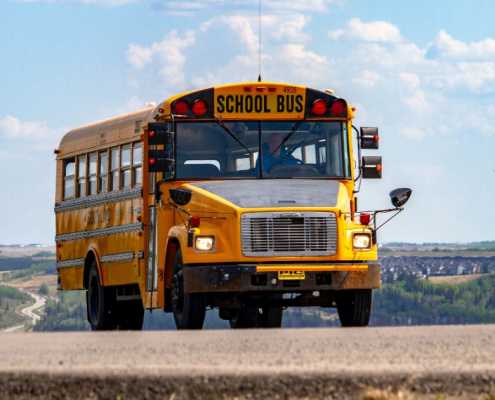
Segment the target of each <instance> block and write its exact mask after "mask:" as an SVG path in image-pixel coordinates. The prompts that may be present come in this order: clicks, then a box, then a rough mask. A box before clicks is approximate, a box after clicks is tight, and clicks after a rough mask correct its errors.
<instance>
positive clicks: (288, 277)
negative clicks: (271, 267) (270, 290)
mask: <svg viewBox="0 0 495 400" xmlns="http://www.w3.org/2000/svg"><path fill="white" fill-rule="evenodd" d="M305 278H306V274H305V273H304V271H278V279H279V280H281V281H302V280H304V279H305Z"/></svg>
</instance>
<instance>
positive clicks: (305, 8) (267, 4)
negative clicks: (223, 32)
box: [153, 0, 339, 16]
mask: <svg viewBox="0 0 495 400" xmlns="http://www.w3.org/2000/svg"><path fill="white" fill-rule="evenodd" d="M336 3H339V0H292V1H290V2H288V1H286V0H264V1H263V3H262V10H263V11H264V12H268V13H283V14H287V13H294V12H296V13H299V12H304V13H321V12H327V11H328V10H329V8H330V6H331V5H332V4H336ZM153 4H154V7H155V8H158V9H161V10H164V11H166V12H168V13H171V14H174V15H183V16H190V15H194V14H197V13H198V12H200V11H202V10H205V9H207V8H214V7H217V8H221V9H222V10H224V9H225V7H229V8H231V9H233V10H238V9H243V10H245V9H248V10H249V11H251V12H255V11H257V10H258V2H257V1H252V0H190V1H167V2H159V1H155V2H154V3H153Z"/></svg>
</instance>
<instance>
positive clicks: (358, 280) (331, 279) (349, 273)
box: [183, 262, 380, 293]
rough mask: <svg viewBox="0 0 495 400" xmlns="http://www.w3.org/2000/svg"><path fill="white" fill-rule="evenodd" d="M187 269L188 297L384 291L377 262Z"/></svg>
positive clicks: (185, 269)
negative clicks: (230, 294) (225, 294)
mask: <svg viewBox="0 0 495 400" xmlns="http://www.w3.org/2000/svg"><path fill="white" fill-rule="evenodd" d="M183 268H184V270H183V273H184V289H185V291H186V292H187V293H229V292H230V293H232V292H237V293H245V292H267V291H269V292H271V291H273V292H300V291H301V292H302V291H320V290H346V289H377V288H379V287H380V265H379V264H378V263H377V262H373V263H333V264H330V263H328V264H321V263H319V264H284V265H281V264H258V265H253V264H236V265H184V266H183Z"/></svg>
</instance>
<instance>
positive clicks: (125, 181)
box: [120, 144, 131, 189]
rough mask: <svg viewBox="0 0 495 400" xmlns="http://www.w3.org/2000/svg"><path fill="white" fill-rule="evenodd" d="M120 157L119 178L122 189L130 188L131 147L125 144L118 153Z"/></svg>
mask: <svg viewBox="0 0 495 400" xmlns="http://www.w3.org/2000/svg"><path fill="white" fill-rule="evenodd" d="M120 157H121V162H120V166H121V171H120V176H121V179H122V188H123V189H126V188H130V187H131V145H130V144H126V145H124V146H122V151H121V153H120Z"/></svg>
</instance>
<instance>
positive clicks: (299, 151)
mask: <svg viewBox="0 0 495 400" xmlns="http://www.w3.org/2000/svg"><path fill="white" fill-rule="evenodd" d="M292 156H293V157H294V158H296V159H297V160H301V161H302V149H301V148H300V147H298V148H297V149H295V150H294V151H293V152H292Z"/></svg>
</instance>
